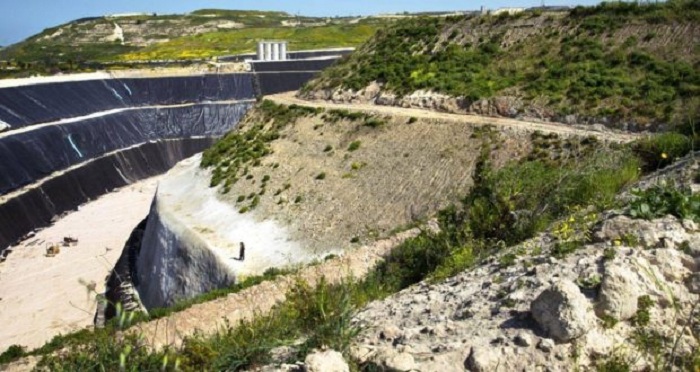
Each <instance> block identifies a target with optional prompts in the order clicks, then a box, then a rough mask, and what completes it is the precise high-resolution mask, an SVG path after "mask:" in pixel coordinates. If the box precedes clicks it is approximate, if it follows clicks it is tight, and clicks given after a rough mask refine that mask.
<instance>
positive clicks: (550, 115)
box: [298, 82, 662, 132]
mask: <svg viewBox="0 0 700 372" xmlns="http://www.w3.org/2000/svg"><path fill="white" fill-rule="evenodd" d="M298 96H299V97H300V98H303V99H307V100H323V101H331V102H334V103H372V104H376V105H383V106H396V107H403V108H420V109H427V110H433V111H438V112H448V113H453V114H471V115H480V116H490V117H504V118H514V119H519V120H527V121H544V122H548V121H552V122H559V123H565V124H569V125H582V126H586V127H589V128H591V127H593V128H596V130H604V129H605V128H614V129H620V130H625V131H635V132H636V131H644V130H650V129H654V130H655V129H659V128H661V127H662V124H661V123H645V124H644V125H641V124H639V123H635V122H628V121H619V120H616V119H614V118H611V117H589V116H584V115H578V114H566V115H563V114H558V113H557V112H556V111H555V110H553V109H552V108H551V107H549V106H548V105H547V103H546V102H541V101H539V100H537V99H535V100H525V99H524V98H523V97H522V96H520V95H518V94H517V93H513V94H512V95H500V96H494V97H491V98H482V99H478V100H470V99H468V98H466V97H461V96H459V97H455V96H450V95H447V94H442V93H437V92H434V91H429V90H427V91H426V90H418V91H415V92H413V93H411V94H408V95H405V96H399V95H397V94H394V93H391V92H390V91H387V90H385V89H384V87H383V85H382V84H380V83H377V82H374V83H372V84H370V85H368V86H367V87H365V88H364V89H361V90H358V91H355V90H352V89H343V88H333V89H318V90H309V91H300V92H299V94H298Z"/></svg>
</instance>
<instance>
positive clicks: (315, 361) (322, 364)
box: [304, 350, 350, 372]
mask: <svg viewBox="0 0 700 372" xmlns="http://www.w3.org/2000/svg"><path fill="white" fill-rule="evenodd" d="M304 364H305V365H306V370H307V371H308V372H350V367H348V364H347V363H346V362H345V359H343V354H341V353H339V352H337V351H335V350H326V351H319V350H316V351H314V352H312V353H311V354H309V355H307V356H306V359H305V360H304Z"/></svg>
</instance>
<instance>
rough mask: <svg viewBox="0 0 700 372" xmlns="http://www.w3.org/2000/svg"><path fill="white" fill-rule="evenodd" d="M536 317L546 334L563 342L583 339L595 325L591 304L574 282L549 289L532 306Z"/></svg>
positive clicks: (563, 283) (567, 282)
mask: <svg viewBox="0 0 700 372" xmlns="http://www.w3.org/2000/svg"><path fill="white" fill-rule="evenodd" d="M530 310H531V311H532V317H533V318H534V319H535V321H536V322H537V324H538V325H539V326H540V327H541V328H542V330H543V331H544V332H545V333H546V334H547V335H548V336H549V337H550V338H553V339H554V340H556V341H559V342H567V341H571V340H573V339H575V338H578V337H581V336H583V335H584V334H586V332H588V330H590V329H591V328H593V326H594V325H595V315H594V314H593V311H592V307H591V304H590V303H589V301H588V299H586V297H585V296H584V295H583V294H582V293H581V291H580V289H579V288H578V286H577V285H576V284H574V283H573V282H572V281H570V280H560V281H558V282H556V283H554V284H553V285H552V286H551V287H549V288H547V289H545V290H544V291H543V292H542V293H540V294H539V296H537V298H535V300H534V301H533V302H532V303H531V305H530Z"/></svg>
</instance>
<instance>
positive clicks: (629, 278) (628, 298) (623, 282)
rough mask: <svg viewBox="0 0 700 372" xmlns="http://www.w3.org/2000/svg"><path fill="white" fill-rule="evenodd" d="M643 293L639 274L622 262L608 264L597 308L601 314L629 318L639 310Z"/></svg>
mask: <svg viewBox="0 0 700 372" xmlns="http://www.w3.org/2000/svg"><path fill="white" fill-rule="evenodd" d="M640 295H641V293H640V287H639V280H638V279H637V274H635V273H633V272H632V271H631V270H630V269H629V268H628V267H627V266H625V265H623V264H621V263H611V264H609V265H606V267H605V274H604V275H603V282H602V284H601V286H600V294H599V296H598V304H597V306H596V310H597V312H598V314H599V315H601V316H602V315H607V316H611V317H613V318H615V319H617V320H627V319H630V318H632V317H633V316H634V314H635V313H636V312H637V298H638V297H639V296H640Z"/></svg>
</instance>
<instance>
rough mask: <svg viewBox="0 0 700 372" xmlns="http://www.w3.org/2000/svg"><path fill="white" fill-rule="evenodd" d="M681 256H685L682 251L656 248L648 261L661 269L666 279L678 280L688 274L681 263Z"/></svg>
mask: <svg viewBox="0 0 700 372" xmlns="http://www.w3.org/2000/svg"><path fill="white" fill-rule="evenodd" d="M683 256H685V255H684V254H683V253H681V252H679V251H677V250H675V249H657V250H656V251H655V252H654V256H653V257H651V259H650V261H651V263H652V264H655V265H656V266H657V267H658V268H659V270H661V273H662V274H663V275H664V277H665V278H666V279H667V280H669V281H673V282H678V281H681V280H683V278H684V277H686V276H687V275H688V274H690V271H689V270H688V269H687V267H686V265H684V263H683V259H682V257H683ZM685 257H687V256H685Z"/></svg>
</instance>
